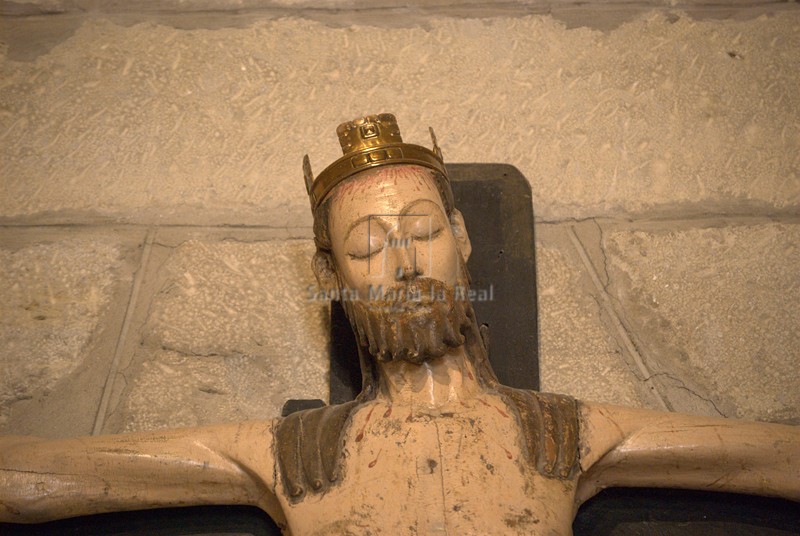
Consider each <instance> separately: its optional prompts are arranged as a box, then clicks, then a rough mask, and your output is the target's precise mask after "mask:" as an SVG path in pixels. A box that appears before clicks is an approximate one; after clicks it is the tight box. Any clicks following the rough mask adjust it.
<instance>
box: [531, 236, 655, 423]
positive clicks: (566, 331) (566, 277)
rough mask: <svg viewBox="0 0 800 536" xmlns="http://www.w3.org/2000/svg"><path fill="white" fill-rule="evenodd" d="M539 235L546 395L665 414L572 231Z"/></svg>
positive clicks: (542, 366)
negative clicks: (628, 354)
mask: <svg viewBox="0 0 800 536" xmlns="http://www.w3.org/2000/svg"><path fill="white" fill-rule="evenodd" d="M536 231H537V248H536V270H537V279H538V289H539V348H540V350H539V352H540V353H539V367H540V375H541V390H542V391H547V392H555V393H565V394H569V395H572V396H574V397H576V398H579V399H582V400H588V401H593V402H604V403H607V404H620V405H626V406H635V407H650V408H653V409H659V408H660V407H659V405H658V403H657V401H656V400H655V399H654V398H653V396H652V394H651V393H650V392H649V388H648V386H646V385H644V384H643V383H642V382H641V381H640V379H639V378H637V376H636V375H635V373H634V372H633V371H632V370H631V368H630V367H629V366H628V364H627V362H626V360H625V357H624V356H623V352H624V350H623V349H622V348H621V346H620V344H619V343H618V342H617V341H616V339H615V337H614V335H613V331H612V330H610V329H609V328H608V326H607V323H606V321H604V320H603V318H602V316H603V314H602V308H601V307H600V306H599V305H598V297H597V290H596V289H595V288H593V286H592V283H591V281H590V280H589V277H588V275H587V273H586V268H585V267H584V266H583V265H582V264H581V261H580V259H579V258H578V257H577V255H576V254H575V252H574V249H573V246H572V244H571V242H570V240H569V237H568V236H567V234H566V233H567V226H566V225H539V226H538V227H537V229H536Z"/></svg>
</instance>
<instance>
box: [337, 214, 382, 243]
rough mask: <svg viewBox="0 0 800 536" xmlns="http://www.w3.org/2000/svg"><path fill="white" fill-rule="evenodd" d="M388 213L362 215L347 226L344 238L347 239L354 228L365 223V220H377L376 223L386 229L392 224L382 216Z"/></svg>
mask: <svg viewBox="0 0 800 536" xmlns="http://www.w3.org/2000/svg"><path fill="white" fill-rule="evenodd" d="M385 215H386V214H367V215H366V216H361V217H360V218H358V219H357V220H356V221H354V222H353V223H351V224H350V225H348V226H347V232H346V233H345V234H344V239H345V240H347V239H348V238H350V233H352V232H353V229H355V228H356V227H358V226H359V225H361V224H362V223H364V222H365V221H370V222H371V220H375V223H377V224H379V225H380V226H381V227H382V228H383V230H384V231H386V230H387V229H388V228H389V227H390V226H389V224H388V223H387V222H386V221H385V220H384V219H382V218H381V217H380V216H385Z"/></svg>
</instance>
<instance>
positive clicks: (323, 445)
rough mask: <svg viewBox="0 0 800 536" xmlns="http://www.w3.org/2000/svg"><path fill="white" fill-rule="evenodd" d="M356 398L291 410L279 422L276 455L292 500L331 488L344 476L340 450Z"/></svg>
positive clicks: (276, 431) (276, 434)
mask: <svg viewBox="0 0 800 536" xmlns="http://www.w3.org/2000/svg"><path fill="white" fill-rule="evenodd" d="M360 405H361V404H359V402H356V401H352V402H347V403H345V404H339V405H335V406H324V407H321V408H315V409H308V410H304V411H298V412H296V413H292V414H291V415H288V416H287V417H284V418H283V419H281V420H280V421H278V422H277V423H276V426H275V455H276V458H277V465H278V468H279V470H280V473H281V477H282V478H281V480H282V482H283V487H284V489H285V490H286V493H287V494H288V496H289V500H290V501H291V502H298V501H300V500H302V499H303V497H304V496H305V495H306V494H307V493H320V492H324V491H326V490H327V489H329V488H330V487H331V486H332V485H334V484H335V483H336V482H337V481H339V479H340V477H341V475H340V472H341V453H342V450H343V448H344V437H345V433H346V430H347V428H348V424H349V421H350V420H351V419H352V416H353V414H354V413H355V411H356V410H357V409H358V408H359V406H360Z"/></svg>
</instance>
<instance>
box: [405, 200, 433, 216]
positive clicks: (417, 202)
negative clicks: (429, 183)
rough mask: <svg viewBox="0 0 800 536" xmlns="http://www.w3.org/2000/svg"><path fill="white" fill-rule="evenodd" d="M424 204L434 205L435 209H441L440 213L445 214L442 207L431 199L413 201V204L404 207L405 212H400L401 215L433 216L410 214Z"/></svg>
mask: <svg viewBox="0 0 800 536" xmlns="http://www.w3.org/2000/svg"><path fill="white" fill-rule="evenodd" d="M423 203H426V204H429V205H433V206H434V207H436V208H437V209H439V212H443V211H442V209H441V207H440V206H439V205H437V204H436V202H435V201H432V200H431V199H417V200H416V201H412V202H411V203H409V204H407V205H406V206H405V207H403V210H401V211H400V214H401V215H402V216H431V215H432V214H409V212H411V211H412V210H413V209H414V208H415V207H417V206H418V205H421V204H423Z"/></svg>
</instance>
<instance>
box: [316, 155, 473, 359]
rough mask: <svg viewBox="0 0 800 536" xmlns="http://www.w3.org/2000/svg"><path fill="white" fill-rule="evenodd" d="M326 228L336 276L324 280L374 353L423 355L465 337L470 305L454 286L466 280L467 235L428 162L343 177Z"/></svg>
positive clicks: (391, 356)
mask: <svg viewBox="0 0 800 536" xmlns="http://www.w3.org/2000/svg"><path fill="white" fill-rule="evenodd" d="M329 233H330V239H331V251H332V261H333V264H334V267H335V272H336V274H337V281H335V282H333V281H329V282H328V284H327V285H326V286H329V287H332V286H334V285H336V286H338V287H339V289H340V291H341V292H342V293H343V294H342V296H344V298H345V299H344V300H343V301H344V305H345V309H346V310H347V312H348V315H349V316H350V319H351V321H352V322H353V323H354V324H355V327H356V332H357V334H358V335H359V336H360V337H361V339H362V343H364V344H368V346H369V347H370V352H371V353H372V354H373V355H375V356H376V357H377V358H378V359H382V360H389V359H398V358H402V359H407V360H410V361H413V362H419V361H422V360H425V359H428V358H431V357H437V356H440V355H442V354H443V353H444V352H445V351H446V348H447V347H451V346H457V345H459V344H461V343H463V337H462V336H461V334H460V329H461V326H463V325H464V324H465V323H466V321H467V319H466V317H467V314H468V312H467V311H469V310H470V309H469V304H464V303H457V302H459V301H460V300H458V299H456V298H454V294H453V293H454V289H456V288H458V287H459V286H461V287H464V286H465V285H466V281H465V279H466V278H465V271H464V268H463V266H464V262H466V257H467V256H468V255H469V253H470V249H469V248H470V246H469V238H468V237H467V234H466V230H465V229H464V224H463V219H462V218H461V214H460V213H458V212H457V211H454V215H453V217H452V218H448V216H447V214H446V212H445V208H444V205H443V204H442V200H441V197H440V195H439V192H438V190H437V189H436V185H435V182H434V180H433V178H432V177H431V174H430V172H429V171H428V170H427V169H425V168H420V167H417V166H406V165H402V166H385V167H380V168H376V169H374V170H369V171H366V172H363V173H361V174H359V175H358V177H357V178H356V179H353V180H348V181H346V182H344V183H342V184H341V185H340V186H338V187H337V188H336V190H335V191H334V193H333V197H332V199H331V206H330V212H329ZM317 275H318V277H320V271H319V270H317ZM323 279H324V277H323V278H320V281H321V282H322V283H323V284H325V282H324V281H323Z"/></svg>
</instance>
